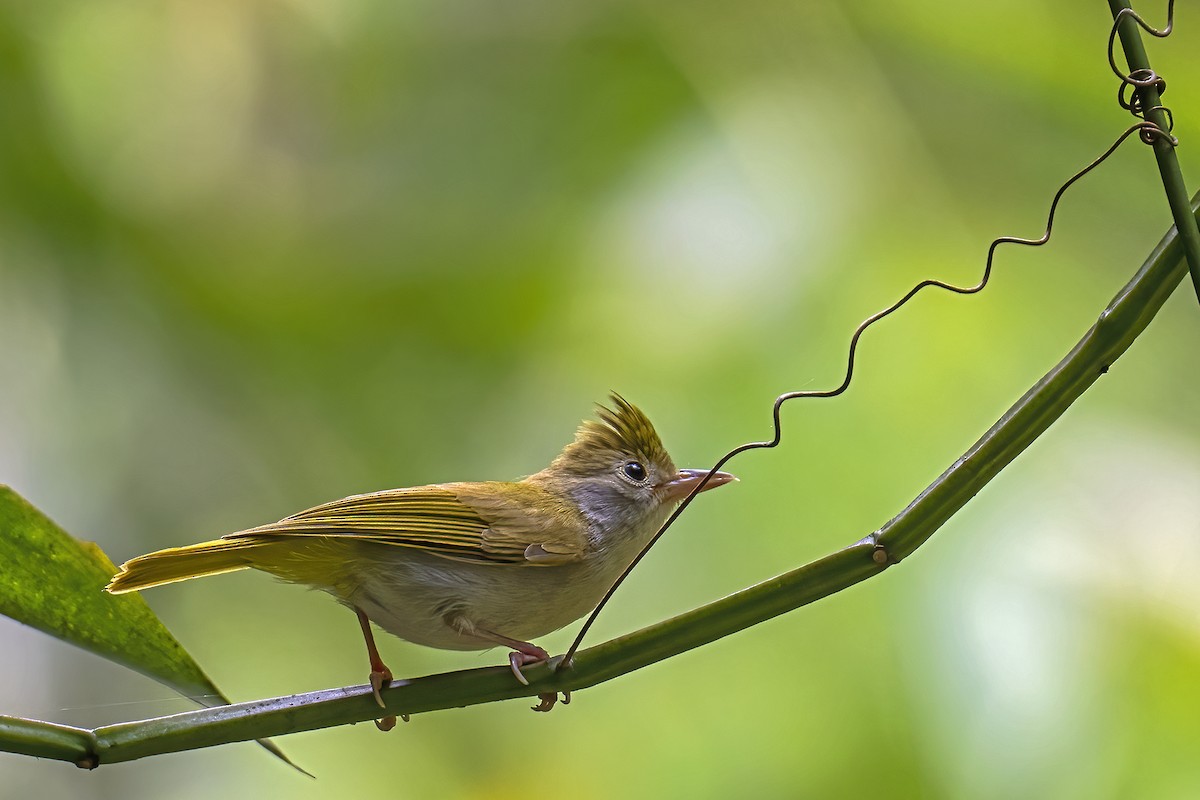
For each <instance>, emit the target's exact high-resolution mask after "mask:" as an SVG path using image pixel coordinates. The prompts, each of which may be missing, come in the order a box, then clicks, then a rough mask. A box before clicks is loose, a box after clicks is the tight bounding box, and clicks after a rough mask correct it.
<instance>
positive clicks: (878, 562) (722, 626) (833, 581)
mask: <svg viewBox="0 0 1200 800" xmlns="http://www.w3.org/2000/svg"><path fill="white" fill-rule="evenodd" d="M1197 201H1200V198H1197ZM1191 214H1194V208H1193V209H1192V210H1191V211H1190V213H1189V217H1190V218H1191ZM1183 249H1184V248H1183V244H1182V242H1181V240H1180V237H1179V236H1178V235H1177V233H1176V230H1175V229H1174V228H1172V229H1171V230H1170V231H1169V232H1168V233H1167V235H1166V236H1165V237H1164V238H1163V240H1162V241H1161V242H1160V243H1159V244H1158V246H1157V247H1155V248H1154V250H1153V252H1152V253H1151V254H1150V257H1149V258H1148V259H1147V261H1146V263H1145V264H1144V265H1143V266H1142V268H1141V269H1139V270H1138V272H1137V274H1135V275H1134V276H1133V278H1132V279H1131V280H1130V282H1129V283H1128V284H1127V285H1126V286H1125V287H1124V288H1123V289H1122V290H1121V291H1120V292H1119V293H1118V294H1117V296H1116V297H1115V298H1114V299H1113V301H1112V302H1111V303H1109V305H1108V307H1107V308H1105V309H1104V311H1103V312H1102V313H1101V314H1100V318H1099V320H1098V321H1097V322H1096V324H1095V325H1094V326H1092V328H1091V329H1090V330H1089V331H1088V332H1087V333H1086V334H1085V335H1084V337H1083V339H1082V340H1080V342H1079V344H1077V345H1076V346H1075V347H1074V348H1073V349H1072V350H1071V352H1070V353H1068V354H1067V356H1066V357H1065V358H1064V359H1063V360H1062V361H1061V362H1060V363H1059V364H1058V365H1057V366H1055V367H1054V369H1052V370H1051V371H1050V372H1049V373H1047V374H1046V376H1045V377H1044V378H1042V380H1040V381H1038V383H1037V384H1036V385H1034V386H1033V388H1031V389H1030V390H1029V391H1028V392H1026V394H1025V395H1024V396H1023V397H1022V398H1021V399H1020V400H1018V401H1017V403H1016V404H1015V405H1014V406H1013V407H1012V408H1011V409H1009V411H1008V412H1007V413H1006V414H1005V415H1004V416H1003V417H1001V418H1000V420H999V421H998V422H997V423H996V424H995V425H994V426H992V428H991V430H989V431H988V432H987V433H986V434H984V436H983V438H981V439H980V440H979V441H978V442H977V443H976V444H975V445H974V446H973V447H972V448H971V449H970V450H969V451H967V453H966V454H965V455H964V456H963V457H962V458H960V459H959V460H958V461H956V462H955V463H954V464H953V465H952V466H951V467H950V468H949V469H947V470H946V472H945V473H943V474H942V475H941V476H940V477H939V478H938V479H937V480H936V481H934V482H933V484H931V485H930V486H929V487H928V488H927V489H926V490H925V491H924V492H922V493H921V494H920V496H919V497H917V498H916V500H914V501H913V502H912V503H911V504H909V506H908V507H907V508H905V509H904V510H903V511H902V512H900V513H899V514H898V515H897V516H896V517H895V518H894V519H893V520H891V521H890V522H889V523H888V524H887V525H885V526H883V528H881V529H880V530H879V531H876V532H875V533H873V534H871V535H870V536H868V537H867V538H865V539H863V540H861V541H859V542H857V543H855V544H853V545H851V546H850V547H847V548H846V549H844V550H840V551H838V552H836V553H833V554H832V555H829V556H826V557H825V558H822V559H820V560H818V561H814V562H812V563H811V564H807V565H805V566H803V567H800V568H799V569H796V570H792V571H791V572H788V573H785V574H783V575H780V576H778V577H775V578H772V579H770V580H768V581H765V582H763V583H760V584H758V585H757V586H753V587H750V588H748V589H744V590H742V591H740V592H738V593H736V594H733V595H731V596H729V597H726V598H724V599H722V600H718V601H717V602H715V603H710V604H708V605H706V606H703V607H701V608H698V609H695V610H693V611H690V612H688V613H686V614H682V615H680V616H678V617H676V618H674V619H671V620H667V621H666V622H662V623H659V624H657V625H653V626H651V627H649V628H644V629H642V630H640V631H636V632H634V633H631V634H629V635H627V636H622V637H620V638H618V639H613V640H611V641H608V642H605V643H604V644H600V645H597V646H595V647H592V648H589V649H587V650H584V651H582V652H580V653H579V654H578V655H577V656H576V660H575V665H574V667H573V668H571V669H567V670H562V671H557V672H556V671H554V670H553V669H551V668H550V667H549V666H547V665H538V666H534V667H529V668H527V670H526V676H527V677H528V678H529V679H530V685H529V686H522V685H520V684H518V683H517V682H516V681H514V680H513V678H512V673H511V672H509V670H508V668H507V667H491V668H485V669H473V670H464V671H460V672H451V673H446V674H442V675H430V676H427V677H424V678H414V679H411V680H398V681H395V682H394V683H393V684H392V687H391V688H389V689H386V690H385V691H384V698H385V699H386V701H387V703H388V711H389V712H390V713H393V714H397V713H412V714H415V713H420V712H423V711H435V710H438V709H445V708H454V707H459V706H467V705H475V704H478V703H488V702H493V701H497V700H506V699H512V698H517V697H532V696H534V695H536V694H538V693H540V692H546V691H553V690H559V691H563V690H577V689H583V688H587V687H589V686H594V685H595V684H598V683H601V682H603V681H607V680H611V679H612V678H615V677H618V676H620V675H624V674H625V673H628V672H631V671H633V670H636V669H639V668H641V667H644V666H647V665H649V664H653V663H655V662H657V661H662V660H663V659H666V658H670V657H672V656H674V655H678V654H679V653H683V652H685V651H687V650H691V649H693V648H696V647H700V646H702V645H704V644H707V643H709V642H712V641H715V640H717V639H720V638H722V637H724V636H728V635H729V634H731V633H736V632H737V631H740V630H744V629H746V628H748V627H751V626H753V625H756V624H758V623H760V622H763V621H765V620H768V619H770V618H772V617H775V616H778V615H780V614H784V613H786V612H788V611H791V610H793V609H796V608H799V607H800V606H803V605H806V604H808V603H811V602H813V601H814V600H818V599H820V598H822V597H827V596H829V595H831V594H834V593H836V592H839V591H841V590H842V589H845V588H847V587H849V586H853V585H854V584H856V583H858V582H860V581H863V580H865V579H867V578H869V577H871V576H873V575H876V574H878V573H879V572H881V571H883V570H884V569H886V567H887V563H888V562H889V561H891V562H894V561H898V560H900V559H902V558H904V557H906V556H908V555H909V554H910V553H912V552H913V551H914V550H916V548H917V547H919V546H920V545H921V544H922V543H923V542H925V541H926V540H927V539H928V538H929V537H930V536H931V535H932V534H933V532H934V531H936V530H937V529H938V528H939V527H940V526H941V525H942V524H943V523H945V522H946V520H948V519H949V518H950V517H951V516H952V515H953V514H954V512H956V511H957V510H958V509H960V508H962V507H963V506H964V505H965V504H966V503H967V502H968V501H969V500H970V499H971V498H972V497H973V496H974V495H975V494H976V493H978V492H979V490H980V489H982V488H983V486H985V485H986V484H987V483H988V482H989V481H990V480H991V479H992V478H994V477H995V476H996V475H997V474H998V473H999V472H1000V470H1002V469H1003V468H1004V467H1005V466H1006V465H1007V464H1008V463H1009V462H1011V461H1012V460H1013V458H1015V457H1016V456H1017V454H1019V453H1020V452H1021V451H1022V450H1024V449H1025V448H1026V447H1028V446H1029V444H1030V443H1031V442H1032V441H1033V440H1034V439H1036V438H1037V437H1038V436H1039V435H1040V434H1041V433H1042V432H1043V431H1045V430H1046V429H1047V428H1048V427H1049V426H1050V425H1051V423H1053V422H1054V420H1056V419H1057V418H1058V417H1060V416H1061V415H1062V414H1063V413H1064V412H1065V411H1066V410H1067V409H1068V408H1069V407H1070V405H1071V403H1073V402H1074V401H1075V399H1076V398H1077V397H1079V395H1080V394H1082V393H1083V392H1084V391H1085V390H1086V389H1087V388H1088V387H1089V386H1091V385H1092V384H1093V383H1095V382H1096V380H1097V379H1098V378H1099V377H1100V376H1101V375H1103V374H1104V373H1105V372H1106V371H1107V369H1108V367H1109V366H1110V365H1111V364H1112V363H1113V362H1114V361H1115V360H1116V359H1117V358H1118V357H1119V356H1120V355H1121V354H1122V353H1123V352H1125V350H1126V349H1127V348H1128V347H1129V345H1130V344H1132V342H1133V341H1134V340H1135V339H1136V338H1137V337H1138V335H1139V334H1140V333H1141V332H1142V331H1143V330H1145V328H1146V326H1147V325H1148V324H1149V323H1150V320H1151V319H1153V318H1154V315H1155V314H1156V313H1157V312H1158V310H1159V309H1160V308H1161V307H1162V305H1163V303H1165V302H1166V299H1167V297H1168V296H1170V294H1171V292H1172V291H1173V290H1174V289H1175V287H1177V286H1178V285H1179V283H1180V281H1182V280H1183V277H1184V275H1185V274H1186V273H1187V269H1186V268H1185V267H1184V265H1183ZM378 716H380V709H379V707H378V706H377V705H375V702H374V699H373V698H372V696H371V690H370V688H369V687H365V686H361V687H349V688H346V689H331V690H327V691H322V692H313V693H310V694H303V695H295V696H292V697H282V698H276V699H272V700H260V701H255V702H251V703H241V704H238V705H232V706H220V707H217V708H209V709H201V710H198V711H190V712H187V713H183V714H175V715H173V716H169V717H158V718H155V719H148V720H143V721H140V722H129V723H122V724H120V725H110V726H106V727H102V728H97V729H95V730H94V731H86V730H81V729H77V728H67V727H64V726H55V725H49V724H48V723H41V722H32V721H27V720H13V719H7V718H0V750H8V751H10V752H17V753H25V754H29V755H37V756H42V757H45V758H58V759H62V760H64V761H72V762H75V763H82V764H83V765H85V766H94V765H96V764H108V763H116V762H121V761H131V760H133V759H137V758H143V757H145V756H151V755H158V754H161V753H171V752H178V751H181V750H190V749H195V748H199V747H210V746H212V745H217V744H226V743H228V742H235V741H245V740H250V739H260V738H264V737H269V736H280V735H283V734H287V733H296V732H299V731H306V730H314V729H318V728H328V727H332V726H334V725H344V724H349V723H355V722H363V721H366V720H369V719H372V718H374V717H378Z"/></svg>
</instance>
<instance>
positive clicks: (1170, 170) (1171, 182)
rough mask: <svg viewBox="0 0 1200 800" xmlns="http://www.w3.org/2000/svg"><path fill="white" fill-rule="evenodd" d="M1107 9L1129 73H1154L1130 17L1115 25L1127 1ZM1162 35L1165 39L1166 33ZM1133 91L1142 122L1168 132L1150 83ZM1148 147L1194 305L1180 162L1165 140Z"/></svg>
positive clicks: (1196, 257) (1193, 233) (1199, 270)
mask: <svg viewBox="0 0 1200 800" xmlns="http://www.w3.org/2000/svg"><path fill="white" fill-rule="evenodd" d="M1108 7H1109V9H1110V10H1111V11H1112V15H1113V20H1114V23H1115V24H1117V26H1118V27H1117V35H1118V36H1119V37H1120V38H1121V49H1122V50H1124V51H1125V60H1126V61H1127V62H1128V63H1129V69H1130V71H1131V73H1134V74H1136V73H1138V72H1139V71H1141V72H1142V74H1144V75H1151V74H1153V70H1151V69H1150V57H1149V56H1148V55H1147V54H1146V48H1145V47H1144V46H1143V45H1142V34H1141V31H1140V30H1139V29H1138V24H1137V22H1136V21H1135V20H1134V19H1133V18H1132V17H1131V16H1130V15H1129V13H1126V14H1125V16H1124V17H1123V18H1122V19H1121V20H1120V21H1119V22H1117V17H1118V15H1120V14H1121V13H1122V12H1123V11H1126V10H1128V11H1129V12H1132V10H1133V9H1132V7H1131V6H1130V2H1129V0H1108ZM1163 33H1164V35H1165V33H1166V31H1165V29H1164V31H1163ZM1164 85H1165V84H1164ZM1134 91H1135V92H1136V93H1137V96H1138V100H1139V101H1140V103H1141V107H1142V109H1144V115H1145V118H1146V119H1147V120H1149V121H1150V122H1153V123H1154V124H1155V125H1157V126H1158V127H1159V128H1160V129H1161V130H1163V131H1164V132H1165V131H1167V130H1169V123H1168V117H1167V113H1166V112H1165V111H1164V110H1163V108H1162V97H1161V95H1160V93H1159V90H1158V86H1156V85H1155V84H1153V83H1150V84H1148V85H1144V86H1143V85H1138V86H1137V87H1135V89H1134ZM1151 145H1152V146H1153V148H1154V158H1155V160H1156V161H1157V162H1158V172H1159V175H1161V176H1162V182H1163V190H1164V191H1165V192H1166V195H1167V203H1168V205H1170V207H1171V216H1172V218H1174V220H1175V226H1176V228H1177V229H1178V230H1179V233H1180V238H1181V239H1182V242H1183V250H1184V256H1185V258H1186V259H1187V264H1188V271H1189V272H1190V273H1191V276H1192V287H1193V288H1194V289H1195V290H1196V299H1197V301H1200V227H1197V225H1196V220H1195V218H1194V217H1193V216H1192V214H1191V211H1190V204H1189V203H1188V192H1187V185H1186V184H1185V183H1184V180H1183V171H1182V170H1181V169H1180V167H1179V158H1178V157H1177V156H1176V155H1175V145H1174V143H1173V142H1171V141H1169V137H1167V136H1156V137H1154V140H1153V141H1152V142H1151Z"/></svg>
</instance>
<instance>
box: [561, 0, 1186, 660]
mask: <svg viewBox="0 0 1200 800" xmlns="http://www.w3.org/2000/svg"><path fill="white" fill-rule="evenodd" d="M1174 15H1175V0H1168V3H1167V24H1166V25H1165V26H1164V27H1163V29H1162V30H1157V29H1155V28H1153V27H1151V26H1150V25H1149V24H1147V23H1146V21H1145V20H1143V19H1142V18H1141V17H1140V16H1138V14H1137V13H1136V12H1134V11H1133V10H1132V9H1129V8H1126V9H1122V10H1121V11H1120V12H1119V13H1118V14H1117V15H1116V17H1114V19H1113V26H1112V30H1111V31H1110V32H1109V36H1108V63H1109V66H1110V67H1112V70H1113V73H1114V74H1115V75H1116V76H1117V77H1118V78H1120V79H1121V88H1120V90H1119V91H1118V93H1117V99H1118V102H1119V103H1120V104H1121V107H1122V108H1125V109H1127V110H1128V111H1130V112H1131V113H1132V114H1133V115H1134V116H1136V117H1138V118H1139V119H1140V120H1141V121H1140V122H1137V123H1135V124H1133V125H1131V126H1130V127H1129V128H1127V129H1126V130H1125V132H1124V133H1122V134H1121V135H1120V136H1118V137H1117V138H1116V140H1114V141H1113V143H1112V144H1111V145H1109V147H1108V149H1107V150H1105V151H1104V152H1103V153H1102V154H1101V155H1100V156H1098V157H1097V158H1095V159H1094V160H1093V161H1091V162H1090V163H1089V164H1088V165H1087V166H1085V167H1084V168H1083V169H1081V170H1079V171H1078V172H1076V173H1075V174H1074V175H1072V176H1071V177H1070V178H1068V179H1067V180H1066V181H1065V182H1064V183H1063V184H1062V185H1061V186H1060V187H1059V188H1058V191H1056V192H1055V193H1054V198H1053V199H1052V200H1051V201H1050V210H1049V212H1048V213H1047V215H1046V227H1045V230H1044V231H1043V233H1042V235H1041V236H1039V237H1038V238H1036V239H1024V238H1020V237H1015V236H1000V237H998V238H996V239H993V240H992V243H991V244H990V245H989V246H988V251H987V260H986V262H985V263H984V268H983V275H982V277H981V278H980V279H979V282H978V283H976V284H974V285H973V286H956V285H954V284H952V283H947V282H945V281H941V280H936V279H933V278H928V279H926V280H923V281H921V282H920V283H918V284H917V285H916V286H914V287H913V288H912V289H910V290H909V291H908V292H907V293H906V294H905V295H904V296H903V297H901V298H900V299H899V300H897V301H896V302H894V303H892V304H891V305H890V306H888V307H887V308H885V309H883V310H882V311H878V312H876V313H875V314H872V315H871V316H869V317H867V318H866V319H865V320H863V321H862V322H861V323H859V325H858V327H857V328H855V329H854V333H853V334H852V335H851V336H850V347H849V353H848V356H847V359H846V374H845V377H844V378H843V379H842V382H841V383H840V384H838V385H837V386H836V387H834V388H833V389H819V390H809V391H796V392H787V393H785V394H781V395H780V396H779V397H777V398H775V403H774V405H773V406H772V408H771V421H772V425H773V429H774V435H773V436H772V437H771V438H770V439H768V440H766V441H761V442H747V443H745V444H741V445H738V446H737V447H735V448H733V449H732V450H730V451H729V452H727V453H726V454H725V455H723V456H721V458H719V459H718V460H717V462H716V463H715V464H714V465H713V466H712V468H711V469H710V470H709V471H708V474H707V475H705V476H704V479H703V480H702V481H700V483H699V484H697V485H696V487H695V488H694V489H692V491H691V493H690V494H689V495H688V496H687V497H685V498H684V499H683V502H681V503H680V504H679V506H678V507H676V508H675V510H674V511H673V512H671V515H670V516H669V517H667V520H666V522H664V523H663V524H662V526H661V527H660V528H659V529H658V531H657V532H656V533H655V534H654V536H653V537H651V539H650V541H649V542H647V543H646V545H645V547H643V548H642V549H641V551H640V552H639V553H638V554H637V557H636V558H634V559H633V561H632V562H630V564H629V566H628V567H626V568H625V571H624V572H622V573H621V575H620V577H618V578H617V579H616V581H614V582H613V584H612V586H611V587H609V589H608V591H607V592H606V593H605V594H604V597H603V598H602V599H601V600H600V603H599V604H598V605H597V606H596V608H595V609H594V610H593V611H592V613H591V614H590V615H589V616H588V618H587V620H586V621H585V622H584V623H583V627H581V628H580V630H579V633H578V635H577V636H576V637H575V641H573V642H572V643H571V647H570V648H569V649H568V650H567V652H566V654H565V655H564V656H563V658H562V659H561V660H559V661H558V663H557V665H556V666H555V669H556V670H559V669H567V668H570V666H571V662H572V659H574V657H575V653H576V652H578V650H579V647H580V645H581V644H582V643H583V639H584V637H585V636H586V635H587V633H588V631H589V630H590V629H591V627H592V624H593V623H595V621H596V618H597V617H598V616H599V615H600V612H601V611H602V610H604V607H605V605H607V604H608V601H609V600H610V599H611V598H612V596H613V594H614V593H615V592H616V591H617V589H618V588H619V587H620V586H621V584H622V583H624V582H625V579H626V578H628V577H629V574H630V573H631V572H633V570H634V568H635V567H637V565H638V564H639V563H640V562H641V560H642V559H643V558H644V557H645V556H646V554H647V553H648V552H649V551H650V549H651V548H652V547H654V545H655V544H656V543H657V542H658V540H659V539H661V538H662V536H663V534H664V533H666V532H667V529H668V528H670V527H671V525H672V524H674V522H675V520H676V519H678V518H679V515H680V514H682V513H683V512H684V510H685V509H687V507H688V506H690V505H691V503H692V501H693V500H694V499H695V498H696V495H698V494H699V493H700V492H702V491H704V489H705V487H706V486H707V485H708V482H709V481H710V480H711V479H712V476H713V475H714V474H715V473H716V472H717V471H719V470H720V469H721V468H722V467H724V466H725V465H726V464H727V463H729V461H730V460H731V459H733V458H734V457H735V456H738V455H740V454H742V453H745V452H747V451H749V450H766V449H771V448H774V447H777V446H778V445H779V443H780V442H781V441H782V439H783V424H782V421H781V419H780V412H781V409H782V407H783V404H784V403H786V402H787V401H789V400H794V399H799V398H805V397H814V398H815V397H836V396H837V395H840V394H842V393H844V392H845V391H846V390H847V389H848V388H849V387H850V382H851V380H852V379H853V377H854V363H855V356H856V354H857V353H858V343H859V340H860V339H861V338H862V336H863V334H864V333H865V332H866V331H867V329H868V328H870V327H871V326H873V325H874V324H875V323H877V322H879V321H880V320H882V319H884V318H885V317H887V316H890V315H891V314H893V313H894V312H896V311H898V310H899V309H900V308H901V307H903V306H904V305H905V304H907V303H908V301H909V300H911V299H912V298H913V297H915V296H916V295H917V294H918V293H920V292H921V291H922V290H924V289H926V288H931V287H933V288H938V289H944V290H945V291H948V292H952V293H954V294H960V295H970V294H976V293H978V292H981V291H983V289H984V287H986V286H987V284H988V282H989V281H990V280H991V276H992V264H993V260H994V257H995V253H996V248H998V247H999V246H1000V245H1002V244H1006V243H1011V244H1014V245H1026V246H1028V247H1040V246H1042V245H1044V244H1046V243H1047V242H1048V241H1050V234H1051V231H1052V229H1053V227H1054V216H1055V214H1056V213H1057V211H1058V204H1059V201H1060V200H1061V199H1062V197H1063V195H1064V194H1065V193H1066V191H1067V190H1068V189H1069V188H1071V186H1073V185H1074V184H1075V183H1076V182H1077V181H1079V180H1080V179H1081V178H1083V177H1084V176H1085V175H1087V174H1088V173H1089V172H1091V171H1092V170H1094V169H1095V168H1096V167H1098V166H1100V165H1101V164H1102V163H1104V162H1105V161H1107V160H1108V158H1109V157H1110V156H1111V155H1112V154H1113V153H1114V152H1116V150H1117V148H1119V147H1120V146H1121V145H1122V144H1124V143H1125V140H1126V139H1128V138H1129V137H1130V136H1132V135H1133V134H1134V133H1137V134H1138V137H1139V138H1140V139H1141V140H1142V141H1143V142H1145V143H1146V144H1153V143H1154V142H1155V141H1156V140H1158V139H1163V140H1165V141H1167V142H1168V143H1170V144H1171V146H1175V145H1176V144H1177V143H1178V142H1177V140H1176V139H1175V137H1174V136H1172V135H1171V129H1172V128H1173V127H1174V117H1173V115H1172V114H1171V111H1170V109H1168V108H1165V107H1163V106H1153V107H1152V108H1150V109H1146V110H1144V109H1142V108H1141V103H1140V100H1139V99H1138V98H1137V94H1136V90H1137V89H1139V88H1144V87H1148V86H1154V87H1156V88H1157V89H1158V93H1159V95H1161V94H1162V93H1163V92H1165V91H1166V81H1165V80H1163V78H1162V77H1160V76H1159V75H1157V74H1156V73H1155V72H1154V71H1153V70H1136V71H1134V72H1132V73H1129V74H1125V73H1123V72H1121V70H1120V69H1119V68H1118V67H1117V62H1116V57H1115V55H1114V44H1115V41H1116V37H1117V31H1118V29H1119V26H1120V23H1121V20H1122V18H1124V17H1130V18H1131V19H1133V20H1134V21H1135V22H1136V23H1137V24H1138V25H1140V26H1141V28H1142V29H1143V30H1144V31H1146V33H1148V34H1150V35H1151V36H1154V37H1157V38H1160V39H1161V38H1165V37H1166V36H1169V35H1170V33H1171V30H1172V27H1173V25H1174ZM1128 88H1131V89H1132V90H1134V94H1133V96H1132V98H1130V99H1128V100H1127V99H1126V91H1127V89H1128ZM1146 111H1162V112H1163V113H1164V115H1165V116H1166V118H1167V128H1166V129H1165V130H1164V129H1163V128H1161V127H1160V126H1159V125H1157V124H1155V123H1154V122H1151V121H1149V120H1147V119H1145V113H1146Z"/></svg>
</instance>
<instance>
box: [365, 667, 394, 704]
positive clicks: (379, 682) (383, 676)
mask: <svg viewBox="0 0 1200 800" xmlns="http://www.w3.org/2000/svg"><path fill="white" fill-rule="evenodd" d="M370 680H371V691H372V693H374V695H375V702H376V703H379V707H380V708H387V705H385V704H384V702H383V695H381V694H380V693H379V692H380V690H382V689H385V688H387V686H388V684H390V683H391V682H392V671H391V670H390V669H388V668H387V667H385V666H384V665H383V664H380V665H379V666H378V667H377V668H375V669H372V670H371V678H370Z"/></svg>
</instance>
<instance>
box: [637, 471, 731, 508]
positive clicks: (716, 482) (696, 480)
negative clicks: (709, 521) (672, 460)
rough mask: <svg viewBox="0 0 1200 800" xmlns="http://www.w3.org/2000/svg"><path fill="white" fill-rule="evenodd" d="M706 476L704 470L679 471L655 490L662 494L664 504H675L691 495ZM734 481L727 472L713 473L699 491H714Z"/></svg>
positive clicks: (706, 473) (706, 472)
mask: <svg viewBox="0 0 1200 800" xmlns="http://www.w3.org/2000/svg"><path fill="white" fill-rule="evenodd" d="M706 475H708V470H706V469H681V470H679V473H678V474H677V475H676V476H675V477H674V478H671V480H669V481H667V482H666V483H660V484H659V485H658V486H657V487H656V488H657V489H658V490H659V491H660V492H662V493H663V499H664V500H665V501H666V502H670V503H677V502H679V501H680V500H682V499H683V498H685V497H687V496H688V495H689V494H691V492H692V490H693V489H695V488H696V487H697V486H698V485H699V484H700V482H701V481H702V480H704V476H706ZM736 480H737V478H735V477H733V476H732V475H730V474H729V473H728V472H714V473H713V475H712V477H711V478H709V479H708V483H706V484H704V488H703V489H701V490H700V491H702V492H707V491H708V490H709V489H715V488H717V487H718V486H724V485H725V484H727V483H730V482H731V481H736Z"/></svg>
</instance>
